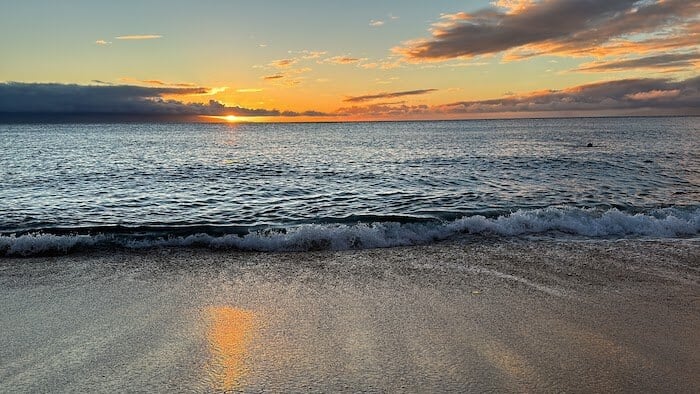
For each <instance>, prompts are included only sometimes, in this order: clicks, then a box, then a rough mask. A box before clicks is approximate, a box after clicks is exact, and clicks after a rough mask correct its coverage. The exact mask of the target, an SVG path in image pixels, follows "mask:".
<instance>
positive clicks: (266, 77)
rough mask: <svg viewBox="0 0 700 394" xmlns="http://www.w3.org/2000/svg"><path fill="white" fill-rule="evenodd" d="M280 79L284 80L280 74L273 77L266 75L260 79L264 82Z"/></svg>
mask: <svg viewBox="0 0 700 394" xmlns="http://www.w3.org/2000/svg"><path fill="white" fill-rule="evenodd" d="M282 78H284V75H282V74H275V75H266V76H264V77H263V78H262V79H264V80H266V81H273V80H275V79H282Z"/></svg>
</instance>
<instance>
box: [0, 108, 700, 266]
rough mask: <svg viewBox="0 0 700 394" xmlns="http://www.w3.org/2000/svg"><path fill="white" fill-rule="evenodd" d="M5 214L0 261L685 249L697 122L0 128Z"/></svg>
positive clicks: (697, 179) (698, 159) (698, 190)
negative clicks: (463, 236)
mask: <svg viewBox="0 0 700 394" xmlns="http://www.w3.org/2000/svg"><path fill="white" fill-rule="evenodd" d="M588 144H591V145H592V146H588ZM0 201H1V203H2V205H1V206H0V232H1V233H2V234H3V236H2V237H1V238H0V252H1V251H2V250H3V248H4V250H5V251H6V252H8V251H10V250H11V249H12V248H15V249H17V248H20V249H21V248H27V247H30V249H31V248H39V249H41V248H42V247H41V246H40V245H42V242H43V243H46V242H49V241H50V242H52V243H53V244H52V245H54V246H52V247H55V245H60V244H62V243H63V242H67V241H66V239H72V240H74V241H75V242H78V243H81V242H82V243H85V242H87V243H98V244H99V243H101V242H107V241H105V239H107V240H109V241H110V242H115V241H114V240H115V239H116V238H119V243H121V244H129V245H132V246H133V245H140V244H143V243H145V244H147V243H148V242H152V241H153V240H154V239H155V238H162V239H161V240H160V242H165V241H167V242H170V243H171V244H188V245H189V244H199V243H204V244H215V243H221V244H226V245H232V246H233V247H240V248H246V249H262V250H275V249H306V248H309V247H318V246H319V245H320V247H331V248H346V247H372V246H391V245H398V244H411V243H417V242H430V241H431V240H435V239H444V238H446V237H449V236H451V235H453V234H456V233H465V232H467V233H489V234H498V235H503V236H511V235H522V234H530V233H544V232H546V233H552V232H555V233H556V232H558V233H562V234H576V235H583V236H664V237H667V236H672V237H675V236H684V237H685V236H697V235H698V232H699V231H700V119H699V118H693V117H683V118H602V119H550V120H543V119H539V120H490V121H455V122H400V123H334V124H230V125H229V124H75V125H65V124H60V125H58V124H37V125H0ZM12 234H14V235H12ZM88 235H89V237H88ZM117 235H118V236H117ZM100 237H101V238H100ZM115 237H116V238H115ZM20 238H22V239H20ZM246 239H247V240H248V241H245V240H246ZM30 241H31V242H30ZM20 242H25V244H23V245H24V246H21V247H20V246H19V245H20ZM27 242H29V243H28V244H27ZM71 242H72V241H71ZM246 242H247V243H246ZM68 243H69V244H70V242H68ZM3 245H4V246H3ZM27 245H29V246H27ZM37 245H39V246H37ZM70 245H73V244H70ZM71 247H72V246H71ZM20 249H17V250H20ZM22 250H24V249H22Z"/></svg>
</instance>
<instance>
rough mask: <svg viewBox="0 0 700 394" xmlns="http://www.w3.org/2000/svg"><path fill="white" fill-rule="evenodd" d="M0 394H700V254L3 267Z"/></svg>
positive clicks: (409, 253)
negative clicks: (154, 393)
mask: <svg viewBox="0 0 700 394" xmlns="http://www.w3.org/2000/svg"><path fill="white" fill-rule="evenodd" d="M0 316H1V319H0V332H2V335H3V344H2V346H0V391H2V392H48V391H51V392H55V391H61V392H66V391H70V392H75V391H91V392H94V391H98V392H108V391H157V392H164V391H169V390H175V391H195V392H212V391H243V392H260V391H272V392H280V391H287V392H288V391H295V392H299V391H302V392H328V391H331V392H336V391H348V392H357V391H370V392H386V391H388V392H446V391H457V392H484V391H494V392H504V391H508V392H512V391H516V392H611V391H615V392H618V391H623V392H640V391H642V392H674V393H678V392H689V393H690V392H700V352H699V351H698V349H700V240H674V241H553V240H527V241H525V240H518V241H515V240H503V239H500V240H488V239H480V240H479V241H478V242H473V241H472V242H470V241H461V242H450V243H441V244H435V245H429V246H420V247H405V248H392V249H374V250H362V251H344V252H327V251H322V252H308V253H239V252H230V251H228V252H224V251H208V250H197V249H159V250H151V251H141V252H125V251H113V252H109V253H108V252H100V253H90V254H80V255H71V256H58V257H36V258H26V259H0Z"/></svg>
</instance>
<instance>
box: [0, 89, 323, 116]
mask: <svg viewBox="0 0 700 394" xmlns="http://www.w3.org/2000/svg"><path fill="white" fill-rule="evenodd" d="M207 93H209V89H207V88H204V87H144V86H131V85H73V84H58V83H19V82H5V83H0V118H2V117H4V118H13V117H22V116H25V117H26V116H29V115H54V116H55V115H60V116H73V117H79V116H95V115H100V116H108V117H110V118H118V117H124V118H127V117H149V116H152V117H161V118H162V117H166V118H167V117H173V118H184V117H196V116H201V115H206V116H225V115H236V116H322V115H324V114H323V113H321V112H316V111H307V112H294V111H280V110H277V109H262V108H244V107H239V106H226V105H224V104H222V103H220V102H218V101H215V100H210V101H209V102H208V103H204V104H203V103H186V102H183V101H181V100H174V99H166V98H164V96H188V95H203V94H207Z"/></svg>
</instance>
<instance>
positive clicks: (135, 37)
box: [114, 34, 163, 40]
mask: <svg viewBox="0 0 700 394" xmlns="http://www.w3.org/2000/svg"><path fill="white" fill-rule="evenodd" d="M114 38H115V39H116V40H155V39H158V38H163V36H161V35H160V34H135V35H128V36H118V37H114Z"/></svg>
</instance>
